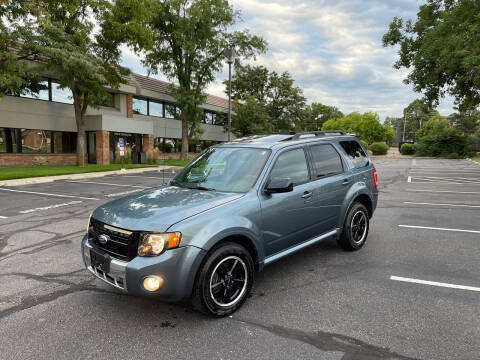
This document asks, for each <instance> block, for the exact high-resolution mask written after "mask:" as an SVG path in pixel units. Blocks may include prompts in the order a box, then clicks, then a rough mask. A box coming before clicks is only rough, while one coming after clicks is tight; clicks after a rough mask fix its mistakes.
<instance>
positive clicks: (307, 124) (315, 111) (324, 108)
mask: <svg viewBox="0 0 480 360" xmlns="http://www.w3.org/2000/svg"><path fill="white" fill-rule="evenodd" d="M341 117H343V113H342V112H341V111H340V110H339V109H338V108H336V107H335V106H328V105H323V104H321V103H312V104H311V105H309V106H307V107H306V108H305V118H304V122H303V124H302V130H303V131H315V130H321V129H322V126H323V124H324V123H325V121H327V120H330V119H339V118H341Z"/></svg>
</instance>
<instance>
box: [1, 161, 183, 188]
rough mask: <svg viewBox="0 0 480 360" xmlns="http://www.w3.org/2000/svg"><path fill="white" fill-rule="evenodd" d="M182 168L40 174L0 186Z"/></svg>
mask: <svg viewBox="0 0 480 360" xmlns="http://www.w3.org/2000/svg"><path fill="white" fill-rule="evenodd" d="M178 169H182V168H181V167H178V166H157V167H145V168H140V169H129V170H126V171H122V170H113V171H99V172H91V173H81V174H68V175H55V176H41V177H33V178H25V179H13V180H3V181H0V186H21V185H31V184H43V183H49V182H52V181H56V180H79V179H93V178H99V177H104V176H108V175H128V174H141V173H144V172H147V171H158V172H160V171H163V170H178Z"/></svg>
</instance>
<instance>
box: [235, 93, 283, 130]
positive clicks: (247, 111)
mask: <svg viewBox="0 0 480 360" xmlns="http://www.w3.org/2000/svg"><path fill="white" fill-rule="evenodd" d="M233 110H234V115H233V117H232V128H233V129H234V132H235V133H236V134H237V135H238V136H248V135H253V134H262V133H270V132H273V131H274V130H273V126H272V123H271V122H270V117H269V116H268V112H267V110H266V109H265V104H264V103H263V102H260V101H258V100H257V99H256V98H255V97H254V96H252V95H246V96H245V98H244V101H243V102H242V103H239V102H238V101H234V103H233Z"/></svg>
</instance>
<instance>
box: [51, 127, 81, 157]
mask: <svg viewBox="0 0 480 360" xmlns="http://www.w3.org/2000/svg"><path fill="white" fill-rule="evenodd" d="M54 145H55V146H54V149H55V150H54V151H55V154H68V153H75V152H77V133H74V132H66V131H62V132H60V131H55V132H54Z"/></svg>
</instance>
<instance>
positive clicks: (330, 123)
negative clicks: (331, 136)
mask: <svg viewBox="0 0 480 360" xmlns="http://www.w3.org/2000/svg"><path fill="white" fill-rule="evenodd" d="M322 130H343V131H345V132H347V133H353V134H356V135H357V136H358V137H359V138H360V139H361V140H364V141H366V142H367V144H368V145H370V144H372V143H374V142H378V141H387V140H392V139H393V138H394V132H393V129H392V128H391V127H390V126H389V125H384V124H382V123H380V119H379V117H378V114H375V113H371V112H367V113H364V114H360V113H356V112H353V113H351V114H348V115H346V116H344V117H342V118H340V119H330V120H327V121H326V122H325V123H324V124H323V126H322ZM392 135H393V136H392Z"/></svg>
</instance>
